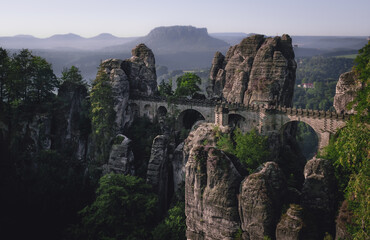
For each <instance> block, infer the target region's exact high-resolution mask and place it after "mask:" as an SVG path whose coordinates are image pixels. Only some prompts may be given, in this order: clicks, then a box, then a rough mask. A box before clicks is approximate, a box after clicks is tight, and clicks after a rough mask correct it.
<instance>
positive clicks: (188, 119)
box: [177, 109, 206, 130]
mask: <svg viewBox="0 0 370 240" xmlns="http://www.w3.org/2000/svg"><path fill="white" fill-rule="evenodd" d="M205 119H206V118H205V117H204V116H203V114H202V113H200V112H199V111H197V110H195V109H186V110H184V111H182V112H181V113H180V114H179V115H178V117H177V124H178V128H180V129H183V128H185V129H187V130H189V129H191V127H192V126H193V125H194V123H196V122H197V121H200V120H205Z"/></svg>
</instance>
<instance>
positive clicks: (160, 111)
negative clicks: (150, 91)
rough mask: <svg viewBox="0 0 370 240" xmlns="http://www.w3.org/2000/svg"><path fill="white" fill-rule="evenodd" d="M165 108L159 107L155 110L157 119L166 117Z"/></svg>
mask: <svg viewBox="0 0 370 240" xmlns="http://www.w3.org/2000/svg"><path fill="white" fill-rule="evenodd" d="M167 112H168V110H167V108H166V107H165V106H159V107H158V109H157V116H158V117H164V116H166V115H167Z"/></svg>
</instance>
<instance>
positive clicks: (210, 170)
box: [184, 123, 242, 240]
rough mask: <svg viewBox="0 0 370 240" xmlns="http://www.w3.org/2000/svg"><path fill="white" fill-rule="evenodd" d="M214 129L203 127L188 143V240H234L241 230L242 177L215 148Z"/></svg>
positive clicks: (199, 128) (186, 170)
mask: <svg viewBox="0 0 370 240" xmlns="http://www.w3.org/2000/svg"><path fill="white" fill-rule="evenodd" d="M214 128H215V126H214V125H213V124H207V123H204V124H201V125H199V126H198V127H197V128H196V129H194V130H193V131H192V132H191V133H190V134H189V137H188V138H187V139H186V140H185V145H184V157H185V159H186V160H187V162H186V166H185V173H186V175H185V176H186V177H185V196H186V197H185V214H186V225H187V233H186V234H187V238H188V239H193V240H195V239H232V237H233V235H234V233H236V232H237V230H238V228H239V216H238V202H237V193H238V189H239V185H240V181H241V179H242V175H241V174H240V173H239V171H238V170H237V168H236V167H235V166H234V164H233V162H232V160H231V159H230V158H229V157H228V156H227V155H226V154H225V153H224V152H222V151H220V150H218V149H216V148H215V147H214V145H215V136H214ZM226 130H227V129H226V128H222V127H221V128H220V131H226ZM187 157H188V158H187Z"/></svg>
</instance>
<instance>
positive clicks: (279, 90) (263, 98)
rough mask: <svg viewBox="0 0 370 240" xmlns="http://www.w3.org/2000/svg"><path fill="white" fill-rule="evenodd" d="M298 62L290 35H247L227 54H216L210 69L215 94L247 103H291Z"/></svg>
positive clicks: (288, 104) (215, 95) (217, 96)
mask: <svg viewBox="0 0 370 240" xmlns="http://www.w3.org/2000/svg"><path fill="white" fill-rule="evenodd" d="M296 66H297V64H296V62H295V60H294V52H293V48H292V39H291V38H290V37H289V35H283V36H282V37H274V38H265V37H264V36H263V35H254V36H251V37H248V38H245V39H243V40H242V42H241V43H240V44H238V45H235V46H232V47H230V49H229V50H228V52H227V54H226V56H223V55H222V54H221V53H219V52H217V53H216V54H215V57H214V59H213V62H212V68H211V72H210V79H211V83H212V88H213V93H212V95H213V96H212V97H216V98H224V99H225V100H226V101H228V102H235V103H243V104H245V105H248V104H253V103H268V104H280V105H284V106H291V101H292V97H293V89H294V82H295V70H296Z"/></svg>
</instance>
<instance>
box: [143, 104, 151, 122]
mask: <svg viewBox="0 0 370 240" xmlns="http://www.w3.org/2000/svg"><path fill="white" fill-rule="evenodd" d="M143 116H145V117H147V118H149V119H152V106H150V104H146V105H145V106H144V113H143Z"/></svg>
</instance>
